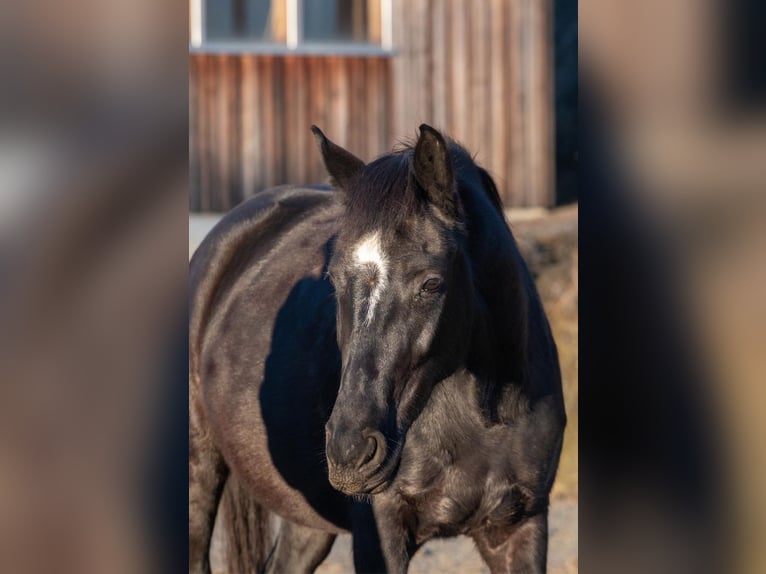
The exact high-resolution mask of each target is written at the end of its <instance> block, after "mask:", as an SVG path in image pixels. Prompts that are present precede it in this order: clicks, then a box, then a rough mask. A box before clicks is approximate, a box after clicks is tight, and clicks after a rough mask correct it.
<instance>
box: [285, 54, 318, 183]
mask: <svg viewBox="0 0 766 574" xmlns="http://www.w3.org/2000/svg"><path fill="white" fill-rule="evenodd" d="M293 66H294V68H295V73H294V78H293V80H294V83H293V88H292V89H293V90H294V91H295V106H294V107H293V108H292V109H291V110H290V112H291V113H292V114H293V115H294V116H295V133H294V134H293V135H292V136H291V139H290V140H289V141H288V142H287V149H288V152H289V153H290V154H291V156H292V163H293V164H294V166H295V169H294V170H293V172H292V173H293V175H291V177H290V178H289V181H290V182H291V183H306V182H308V168H307V166H308V158H307V156H306V153H305V149H306V143H307V141H308V139H309V136H310V135H311V131H310V130H309V123H308V122H307V120H306V58H303V57H295V58H293ZM312 139H313V138H312Z"/></svg>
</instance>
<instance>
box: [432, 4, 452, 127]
mask: <svg viewBox="0 0 766 574" xmlns="http://www.w3.org/2000/svg"><path fill="white" fill-rule="evenodd" d="M445 12H446V11H445V3H444V2H434V1H433V0H432V1H431V2H430V14H429V18H430V21H431V22H432V28H433V34H432V37H431V44H430V46H429V57H430V59H431V69H432V70H433V75H432V78H431V81H432V82H433V90H432V94H433V95H432V102H433V104H432V105H433V109H432V121H433V123H434V127H436V128H437V129H446V127H447V98H446V94H447V69H446V68H447V61H446V48H447V44H448V43H449V36H448V34H447V30H446V29H445V24H446V16H445Z"/></svg>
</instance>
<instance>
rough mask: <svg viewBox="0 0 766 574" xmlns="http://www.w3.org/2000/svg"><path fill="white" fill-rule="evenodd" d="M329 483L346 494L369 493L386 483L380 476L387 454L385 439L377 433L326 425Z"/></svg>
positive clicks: (368, 430) (384, 478)
mask: <svg viewBox="0 0 766 574" xmlns="http://www.w3.org/2000/svg"><path fill="white" fill-rule="evenodd" d="M326 431H327V463H328V471H329V476H328V478H329V479H330V484H332V486H333V488H335V489H336V490H340V491H341V492H343V493H345V494H372V493H374V492H375V491H378V490H379V489H380V488H381V487H383V486H384V485H385V483H386V477H385V476H381V474H382V473H381V471H382V465H383V462H384V461H385V460H386V456H387V454H388V447H387V444H386V438H385V437H384V436H383V433H381V432H380V431H377V430H372V429H366V430H364V431H362V432H358V431H357V432H354V431H351V430H349V429H343V430H335V429H333V428H332V426H331V425H330V424H328V425H327V429H326Z"/></svg>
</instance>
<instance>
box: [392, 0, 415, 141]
mask: <svg viewBox="0 0 766 574" xmlns="http://www.w3.org/2000/svg"><path fill="white" fill-rule="evenodd" d="M411 8H412V6H411V3H410V2H408V1H406V0H393V5H392V9H393V10H392V11H393V18H394V25H393V40H394V47H395V48H396V50H397V51H398V55H397V56H396V57H395V58H394V61H393V63H392V73H393V83H394V85H393V95H394V97H393V101H392V104H393V114H394V116H393V118H394V119H393V127H394V133H395V136H396V137H402V136H403V135H404V134H405V133H407V132H406V130H408V129H412V127H411V123H412V120H411V115H410V114H411V108H412V106H411V105H410V103H409V96H410V93H411V90H412V89H413V87H412V85H411V82H412V80H411V77H410V68H411V66H412V58H411V54H410V52H411V50H412V49H411V42H412V34H411V30H410V24H411V23H412V14H411Z"/></svg>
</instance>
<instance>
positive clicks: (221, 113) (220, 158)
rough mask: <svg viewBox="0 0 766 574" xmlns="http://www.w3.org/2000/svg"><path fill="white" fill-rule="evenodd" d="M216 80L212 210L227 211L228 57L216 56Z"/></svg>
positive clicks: (229, 86)
mask: <svg viewBox="0 0 766 574" xmlns="http://www.w3.org/2000/svg"><path fill="white" fill-rule="evenodd" d="M215 63H216V80H217V85H218V90H216V92H215V118H214V124H213V125H214V127H215V132H214V133H215V139H214V140H213V145H214V148H213V153H214V156H215V171H214V172H213V174H214V180H213V181H214V185H215V187H214V188H213V189H212V208H213V210H214V211H225V209H226V200H225V197H226V192H227V190H228V187H229V181H228V177H227V175H228V173H227V168H228V164H229V141H228V137H227V134H228V127H229V122H228V114H227V107H226V104H227V99H228V95H229V91H230V89H231V84H230V82H229V66H228V57H227V56H221V55H219V56H216V57H215Z"/></svg>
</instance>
